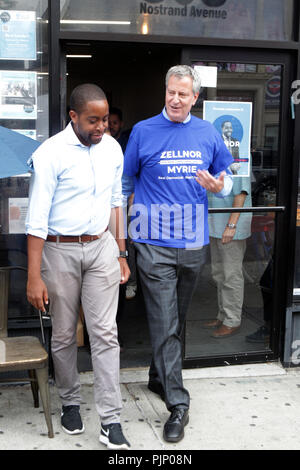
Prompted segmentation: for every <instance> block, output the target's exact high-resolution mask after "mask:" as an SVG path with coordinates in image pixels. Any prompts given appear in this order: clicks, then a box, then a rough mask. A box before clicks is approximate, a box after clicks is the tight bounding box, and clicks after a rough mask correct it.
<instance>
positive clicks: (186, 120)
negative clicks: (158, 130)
mask: <svg viewBox="0 0 300 470" xmlns="http://www.w3.org/2000/svg"><path fill="white" fill-rule="evenodd" d="M163 115H164V117H165V118H166V119H168V121H171V119H170V118H169V116H168V113H167V110H166V108H165V107H164V109H163ZM190 120H191V113H189V114H188V115H187V117H186V118H185V120H184V121H183V122H182V123H181V124H187V123H188V122H190ZM171 122H172V121H171Z"/></svg>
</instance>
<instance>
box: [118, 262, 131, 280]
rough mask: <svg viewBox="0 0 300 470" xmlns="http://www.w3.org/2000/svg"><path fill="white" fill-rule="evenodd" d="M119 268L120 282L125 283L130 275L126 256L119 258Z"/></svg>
mask: <svg viewBox="0 0 300 470" xmlns="http://www.w3.org/2000/svg"><path fill="white" fill-rule="evenodd" d="M119 263H120V269H121V281H120V284H126V282H127V281H128V279H129V276H130V269H129V266H128V264H127V260H126V258H121V257H120V258H119Z"/></svg>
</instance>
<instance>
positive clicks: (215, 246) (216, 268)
mask: <svg viewBox="0 0 300 470" xmlns="http://www.w3.org/2000/svg"><path fill="white" fill-rule="evenodd" d="M245 251H246V240H233V241H231V242H230V243H225V244H223V243H222V240H221V239H219V238H213V237H211V238H210V253H211V269H212V277H213V279H214V281H215V282H216V284H217V289H218V307H219V311H218V316H217V318H218V320H220V321H222V322H223V323H224V325H226V326H228V327H231V328H234V327H237V326H239V325H240V323H241V317H242V307H243V300H244V276H243V259H244V255H245Z"/></svg>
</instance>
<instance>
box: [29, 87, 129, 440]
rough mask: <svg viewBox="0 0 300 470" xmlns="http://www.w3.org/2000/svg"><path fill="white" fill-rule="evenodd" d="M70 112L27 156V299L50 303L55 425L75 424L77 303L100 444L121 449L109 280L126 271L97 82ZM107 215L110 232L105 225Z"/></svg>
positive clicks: (79, 91) (112, 145)
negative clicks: (57, 404)
mask: <svg viewBox="0 0 300 470" xmlns="http://www.w3.org/2000/svg"><path fill="white" fill-rule="evenodd" d="M70 109H71V111H70V117H71V122H70V124H69V125H68V126H67V127H66V129H65V130H64V131H62V132H60V133H58V134H57V135H55V136H53V137H51V138H50V139H48V140H47V141H46V142H44V143H43V144H42V145H41V146H40V147H39V148H38V150H37V151H36V152H35V153H34V154H33V157H32V164H33V169H34V172H33V176H32V181H31V187H30V200H29V209H28V215H27V221H26V233H27V235H28V284H27V296H28V300H29V301H30V302H31V303H32V304H33V305H34V307H36V308H37V309H40V310H43V311H44V310H45V305H47V304H48V301H49V300H50V312H51V316H52V343H51V347H52V356H53V362H54V369H55V380H56V384H57V387H58V390H59V394H60V397H61V400H62V405H63V407H62V416H61V423H62V427H63V429H64V430H65V431H66V432H67V433H69V434H78V433H81V432H83V431H84V426H83V423H82V420H81V416H80V409H79V405H80V401H81V398H80V381H79V375H78V371H77V343H76V326H77V319H78V312H79V308H80V304H82V307H83V311H84V314H85V321H86V325H87V329H88V334H89V340H90V345H91V354H92V361H93V368H94V375H95V401H96V409H97V411H98V414H99V416H100V420H101V433H100V442H102V443H104V444H106V445H107V446H108V447H109V448H113V449H122V448H128V447H129V443H128V442H127V441H126V439H125V438H124V436H123V433H122V428H121V425H120V412H121V407H122V405H121V395H120V386H119V344H118V335H117V326H116V312H117V304H118V291H119V284H120V282H121V283H122V284H123V283H125V282H127V280H128V277H129V275H130V271H129V268H128V265H127V261H126V251H125V240H124V236H123V219H122V185H121V176H122V172H123V154H122V150H121V147H120V145H119V144H118V143H117V142H116V141H115V139H113V138H112V137H110V136H108V135H106V134H105V130H106V129H107V127H108V116H109V108H108V103H107V99H106V97H105V94H104V93H103V91H102V90H101V89H100V88H99V87H97V86H95V85H91V84H85V85H80V86H79V87H77V88H75V90H74V91H73V93H72V95H71V100H70ZM112 218H113V220H114V226H115V231H116V239H115V238H114V237H113V236H112V235H111V233H110V232H109V231H108V230H107V227H108V224H109V221H110V220H111V219H112ZM116 242H117V243H116Z"/></svg>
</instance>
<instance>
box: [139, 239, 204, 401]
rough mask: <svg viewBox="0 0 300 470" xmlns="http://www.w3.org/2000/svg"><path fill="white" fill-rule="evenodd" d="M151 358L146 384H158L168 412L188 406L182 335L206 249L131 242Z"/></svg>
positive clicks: (188, 398)
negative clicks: (163, 393)
mask: <svg viewBox="0 0 300 470" xmlns="http://www.w3.org/2000/svg"><path fill="white" fill-rule="evenodd" d="M135 247H136V250H137V267H138V270H139V275H140V281H141V286H142V290H143V295H144V300H145V305H146V310H147V317H148V324H149V331H150V339H151V345H152V354H153V359H152V363H151V366H150V370H149V379H150V381H157V382H160V383H161V384H162V386H163V388H164V391H165V402H166V406H167V408H168V410H171V409H172V408H173V407H174V406H181V407H183V408H188V407H189V402H190V397H189V393H188V391H187V390H186V389H185V388H184V387H183V381H182V333H183V327H184V322H185V317H186V313H187V311H188V308H189V305H190V302H191V299H192V295H193V292H194V289H195V288H196V286H197V280H198V276H199V274H200V272H201V269H202V268H203V266H204V264H205V261H206V255H207V247H203V248H202V249H197V250H195V249H194V250H187V249H182V248H166V247H161V246H156V245H149V244H144V243H135Z"/></svg>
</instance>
